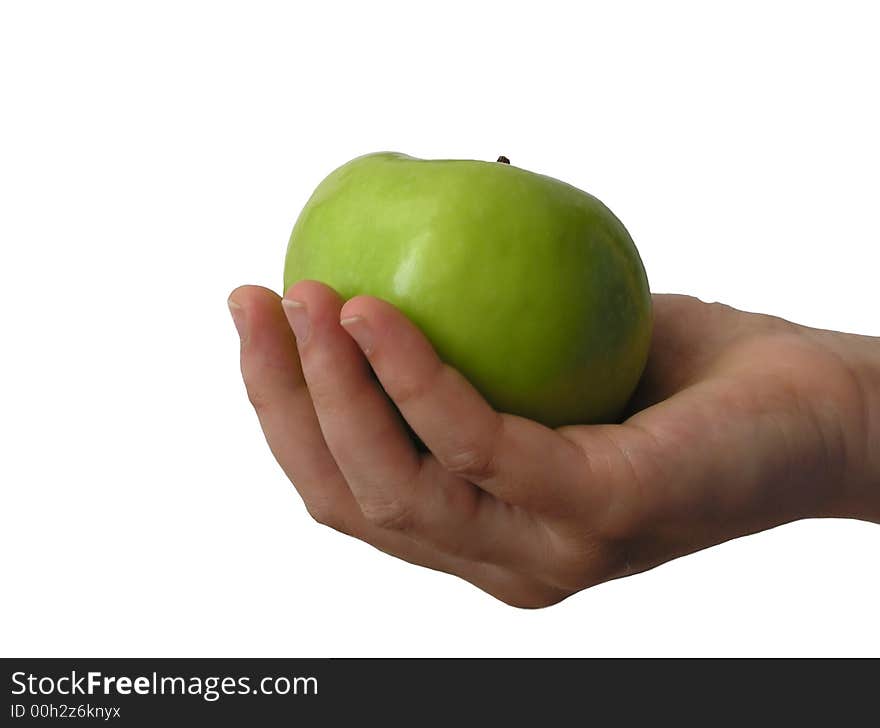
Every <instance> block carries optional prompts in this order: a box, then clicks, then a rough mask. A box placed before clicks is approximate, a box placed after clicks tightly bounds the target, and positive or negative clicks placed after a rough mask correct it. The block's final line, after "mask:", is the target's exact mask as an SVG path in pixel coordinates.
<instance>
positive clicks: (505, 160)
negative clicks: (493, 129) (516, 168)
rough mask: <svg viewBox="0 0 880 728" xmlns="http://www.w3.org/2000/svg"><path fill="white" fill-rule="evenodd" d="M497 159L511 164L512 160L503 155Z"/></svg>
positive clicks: (502, 162)
mask: <svg viewBox="0 0 880 728" xmlns="http://www.w3.org/2000/svg"><path fill="white" fill-rule="evenodd" d="M496 161H498V162H501V164H510V160H509V159H508V158H507V157H505V156H503V155H502V156H500V157H498V159H497V160H496Z"/></svg>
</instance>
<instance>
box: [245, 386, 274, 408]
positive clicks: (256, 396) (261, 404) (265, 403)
mask: <svg viewBox="0 0 880 728" xmlns="http://www.w3.org/2000/svg"><path fill="white" fill-rule="evenodd" d="M247 397H248V401H249V402H250V403H251V406H252V407H253V408H254V410H256V412H257V414H258V415H259V414H261V413H262V412H265V411H266V410H268V409H269V407H270V406H271V398H270V397H269V396H268V395H267V394H266V393H265V392H264V391H263V390H262V389H260V388H258V387H247Z"/></svg>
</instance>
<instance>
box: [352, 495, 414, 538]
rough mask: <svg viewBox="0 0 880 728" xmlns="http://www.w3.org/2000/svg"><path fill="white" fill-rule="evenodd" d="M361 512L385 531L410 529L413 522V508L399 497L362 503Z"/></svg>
mask: <svg viewBox="0 0 880 728" xmlns="http://www.w3.org/2000/svg"><path fill="white" fill-rule="evenodd" d="M361 512H362V513H363V514H364V518H365V519H366V520H367V521H368V522H369V523H371V524H372V525H373V526H375V527H376V528H380V529H383V530H386V531H410V530H412V528H413V525H414V523H415V509H414V508H413V506H412V504H410V503H408V502H406V501H404V500H401V499H400V498H397V499H394V500H389V501H379V502H376V503H368V504H362V505H361Z"/></svg>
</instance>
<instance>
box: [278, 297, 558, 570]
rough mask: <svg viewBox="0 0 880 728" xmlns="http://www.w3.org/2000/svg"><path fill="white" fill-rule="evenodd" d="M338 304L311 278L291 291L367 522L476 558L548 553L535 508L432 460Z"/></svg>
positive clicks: (329, 425)
mask: <svg viewBox="0 0 880 728" xmlns="http://www.w3.org/2000/svg"><path fill="white" fill-rule="evenodd" d="M341 307H342V301H341V299H340V298H339V296H338V295H337V294H336V293H335V292H334V291H333V290H332V289H330V288H328V287H327V286H324V285H323V284H320V283H317V282H314V281H301V282H300V283H297V284H296V285H295V286H293V287H292V288H291V289H290V290H289V291H288V292H287V294H286V296H285V308H286V310H287V312H288V317H289V319H290V320H291V326H292V327H294V328H295V329H296V330H297V331H298V332H299V337H298V340H299V351H300V357H301V361H302V366H303V372H304V375H305V378H306V381H307V382H308V386H309V391H310V392H311V395H312V401H313V403H314V406H315V411H316V412H317V415H318V421H319V422H320V425H321V430H322V432H323V433H324V438H325V440H326V442H327V445H328V447H329V449H330V452H331V453H332V454H333V457H334V459H335V461H336V463H337V464H338V465H339V468H340V470H341V471H342V473H343V475H344V476H345V479H346V481H347V482H348V485H349V487H350V488H351V491H352V493H353V494H354V496H355V499H356V500H357V501H358V503H359V504H360V507H361V511H362V512H363V514H364V516H365V517H366V518H367V520H368V521H370V522H371V523H373V524H374V525H376V526H378V527H380V528H382V529H385V530H398V531H402V532H405V533H408V534H409V535H411V536H412V537H414V538H416V539H417V540H420V541H425V542H427V543H430V544H432V545H434V546H435V547H436V548H438V549H440V550H442V551H444V552H446V553H449V554H452V555H455V556H460V557H464V558H467V559H470V560H472V561H488V562H492V563H496V564H501V565H506V566H515V567H520V566H521V565H523V564H526V565H528V564H529V562H530V561H533V560H534V554H535V553H536V552H537V553H542V554H543V553H545V552H546V551H547V549H546V544H545V543H543V542H542V541H541V538H542V534H541V532H540V530H539V528H538V526H537V525H536V524H535V523H534V522H533V520H532V518H531V516H529V515H528V514H527V513H525V512H517V511H513V510H512V509H510V507H509V506H507V505H506V504H502V503H500V502H498V501H497V500H495V499H494V498H492V497H491V496H489V494H487V493H486V492H484V491H481V490H479V489H478V488H475V487H474V486H473V484H471V483H469V482H468V481H466V480H463V479H462V478H459V477H457V476H454V475H452V474H450V473H449V472H448V471H444V470H442V469H440V468H435V467H432V465H431V463H432V462H433V458H429V457H423V456H422V455H421V454H420V453H419V452H418V451H417V450H416V448H415V446H414V445H413V443H412V440H411V439H410V437H409V435H408V434H407V431H406V428H405V427H404V424H403V422H402V421H401V419H400V416H399V415H398V414H397V412H396V410H395V409H394V407H393V406H392V405H391V403H390V402H389V401H388V399H387V397H386V396H385V394H384V393H383V392H382V390H381V388H380V387H379V385H378V384H377V383H376V382H375V381H374V379H373V378H372V376H371V374H370V367H369V365H368V363H367V361H366V360H365V359H364V356H363V355H362V353H361V351H360V350H359V348H358V347H357V345H356V344H355V342H354V341H353V340H352V338H351V337H350V336H349V335H348V334H347V333H346V332H345V330H344V329H343V327H342V326H341V325H340V309H341ZM304 317H307V322H306V321H305V320H304ZM452 426H455V427H458V426H460V423H457V422H456V423H452Z"/></svg>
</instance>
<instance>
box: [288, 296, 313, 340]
mask: <svg viewBox="0 0 880 728" xmlns="http://www.w3.org/2000/svg"><path fill="white" fill-rule="evenodd" d="M281 305H282V306H284V311H285V312H286V313H287V320H288V321H290V328H292V329H293V335H294V336H295V337H296V340H297V342H298V343H300V344H305V343H306V339H308V338H309V328H310V327H309V312H308V311H306V305H305V304H304V303H303V302H302V301H296V300H294V299H292V298H285V299H283V300H282V301H281Z"/></svg>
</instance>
